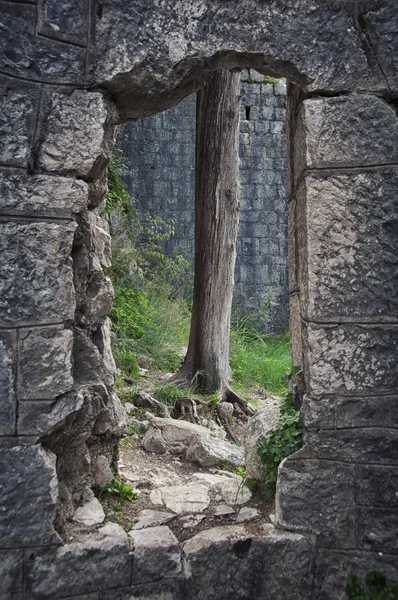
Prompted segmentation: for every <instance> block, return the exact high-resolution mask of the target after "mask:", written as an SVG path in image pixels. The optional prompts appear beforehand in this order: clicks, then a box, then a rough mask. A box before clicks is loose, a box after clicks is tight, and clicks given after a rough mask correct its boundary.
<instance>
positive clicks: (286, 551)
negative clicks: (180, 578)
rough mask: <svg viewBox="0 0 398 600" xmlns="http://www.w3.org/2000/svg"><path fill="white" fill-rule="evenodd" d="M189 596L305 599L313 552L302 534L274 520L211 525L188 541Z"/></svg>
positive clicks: (201, 599) (243, 599) (200, 598)
mask: <svg viewBox="0 0 398 600" xmlns="http://www.w3.org/2000/svg"><path fill="white" fill-rule="evenodd" d="M183 552H184V556H185V563H186V566H187V573H188V580H187V595H186V598H187V600H220V598H223V599H224V598H225V599H228V600H229V599H231V600H232V599H234V600H253V598H275V599H276V598H277V599H278V600H299V599H300V600H307V599H308V598H309V596H310V588H311V576H312V561H313V551H312V548H311V544H310V542H309V541H308V540H307V539H306V538H305V537H303V536H301V535H297V534H293V533H286V532H279V531H278V530H277V529H275V528H274V527H272V525H259V526H258V527H256V533H253V532H251V530H250V526H244V525H240V526H239V525H234V526H227V527H217V528H214V529H208V530H206V531H202V532H201V533H199V534H197V535H196V536H195V537H193V538H192V539H190V540H188V541H187V542H185V544H184V546H183Z"/></svg>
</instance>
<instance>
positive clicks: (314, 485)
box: [275, 432, 355, 548]
mask: <svg viewBox="0 0 398 600" xmlns="http://www.w3.org/2000/svg"><path fill="white" fill-rule="evenodd" d="M333 433H334V432H333ZM336 458H337V457H336ZM342 507H343V509H342ZM275 515H276V523H277V524H278V526H280V527H285V528H287V529H290V530H292V529H293V530H296V531H304V532H308V533H311V534H315V535H316V537H317V540H318V542H319V543H320V544H321V545H325V544H327V545H333V546H335V547H342V548H353V547H355V467H354V466H353V465H347V464H343V463H339V462H336V461H325V460H302V459H293V458H287V459H285V460H284V461H283V462H282V463H281V465H280V467H279V470H278V483H277V493H276V512H275Z"/></svg>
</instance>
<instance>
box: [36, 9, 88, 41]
mask: <svg viewBox="0 0 398 600" xmlns="http://www.w3.org/2000/svg"><path fill="white" fill-rule="evenodd" d="M88 16H89V5H88V3H86V2H81V1H80V0H67V1H66V2H61V3H60V2H57V0H47V1H46V2H42V3H39V23H38V28H39V32H40V33H42V34H44V35H46V36H48V37H50V38H54V39H57V40H64V41H67V42H74V43H76V44H78V45H85V44H87V36H88Z"/></svg>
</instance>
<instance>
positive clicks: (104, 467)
mask: <svg viewBox="0 0 398 600" xmlns="http://www.w3.org/2000/svg"><path fill="white" fill-rule="evenodd" d="M94 477H95V485H96V487H97V488H98V489H100V490H102V488H103V487H104V486H106V484H107V483H110V482H111V481H112V479H113V477H114V476H113V473H112V471H111V468H110V466H109V460H108V459H107V457H106V456H104V455H103V454H100V455H99V456H97V459H96V461H95V473H94Z"/></svg>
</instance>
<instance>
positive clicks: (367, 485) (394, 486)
mask: <svg viewBox="0 0 398 600" xmlns="http://www.w3.org/2000/svg"><path fill="white" fill-rule="evenodd" d="M357 502H358V503H359V504H360V505H366V506H383V507H386V508H393V507H394V506H395V507H396V508H398V468H397V467H385V466H382V465H361V466H359V467H358V476H357Z"/></svg>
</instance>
